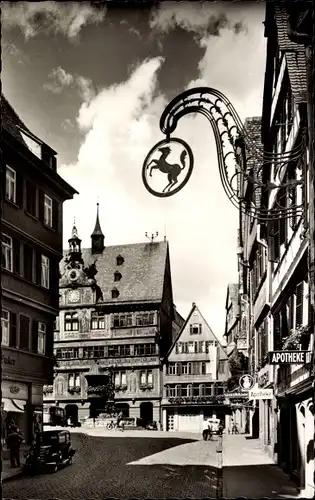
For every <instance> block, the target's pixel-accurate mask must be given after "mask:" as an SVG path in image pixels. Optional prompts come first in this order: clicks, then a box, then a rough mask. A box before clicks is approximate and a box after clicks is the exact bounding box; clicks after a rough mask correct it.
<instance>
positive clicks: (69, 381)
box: [68, 373, 74, 389]
mask: <svg viewBox="0 0 315 500" xmlns="http://www.w3.org/2000/svg"><path fill="white" fill-rule="evenodd" d="M68 385H69V389H72V388H73V387H74V375H73V373H70V374H69V380H68Z"/></svg>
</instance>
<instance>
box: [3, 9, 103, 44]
mask: <svg viewBox="0 0 315 500" xmlns="http://www.w3.org/2000/svg"><path fill="white" fill-rule="evenodd" d="M105 12H106V11H105V8H104V7H102V9H100V8H96V7H95V6H92V5H91V4H90V3H87V2H81V3H78V2H50V1H48V2H16V3H13V2H2V27H3V28H4V29H6V28H14V27H16V26H18V27H19V28H20V29H21V30H22V31H23V34H24V37H25V39H26V40H28V39H30V38H33V37H34V36H36V34H37V33H39V32H45V33H61V34H63V35H64V36H66V37H68V38H69V39H70V40H74V39H76V37H77V36H78V34H79V33H80V31H81V30H82V28H83V27H84V26H86V25H87V24H98V23H100V22H102V21H103V19H104V17H105Z"/></svg>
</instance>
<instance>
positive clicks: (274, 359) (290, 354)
mask: <svg viewBox="0 0 315 500" xmlns="http://www.w3.org/2000/svg"><path fill="white" fill-rule="evenodd" d="M311 356H312V351H270V352H269V364H270V365H304V364H307V363H310V362H311Z"/></svg>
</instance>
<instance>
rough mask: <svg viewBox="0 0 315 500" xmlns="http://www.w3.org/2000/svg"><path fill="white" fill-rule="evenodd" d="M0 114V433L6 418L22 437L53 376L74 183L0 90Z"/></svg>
mask: <svg viewBox="0 0 315 500" xmlns="http://www.w3.org/2000/svg"><path fill="white" fill-rule="evenodd" d="M1 117H2V145H3V163H2V167H1V176H2V182H1V189H2V196H1V199H2V200H3V201H2V234H1V243H2V259H1V287H2V303H1V306H2V310H1V329H2V339H1V349H2V357H1V368H2V380H1V392H2V401H1V412H2V423H3V426H2V434H3V436H2V437H5V435H6V433H7V431H8V429H7V426H6V424H7V423H8V422H9V421H11V420H14V421H15V423H16V424H17V425H18V426H19V427H20V429H21V430H22V432H23V433H24V436H25V440H26V442H30V441H31V440H32V437H33V433H34V431H35V430H36V429H38V428H40V426H41V422H42V411H43V385H44V384H47V383H49V381H50V380H51V378H52V376H53V365H54V360H53V325H54V321H55V318H56V316H57V315H58V308H59V297H58V273H59V261H60V259H61V258H62V204H63V202H64V201H65V200H69V199H72V198H73V196H74V194H75V193H76V191H75V189H73V188H72V187H71V186H70V185H69V184H67V183H66V182H65V181H64V180H63V179H62V178H61V177H60V176H59V175H58V173H57V169H56V152H55V151H53V150H52V149H51V148H50V147H49V146H48V145H47V144H45V143H43V142H42V141H41V140H40V139H39V138H37V137H35V136H34V134H32V132H31V131H30V130H29V129H28V128H27V127H26V126H25V124H24V123H23V122H22V121H21V119H20V118H19V117H18V116H17V114H16V113H15V111H14V110H13V108H12V107H11V106H10V104H9V103H8V101H7V100H6V99H5V98H4V97H3V96H2V99H1ZM3 190H4V191H3Z"/></svg>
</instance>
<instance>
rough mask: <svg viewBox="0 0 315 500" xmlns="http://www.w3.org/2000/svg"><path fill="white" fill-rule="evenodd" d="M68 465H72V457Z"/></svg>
mask: <svg viewBox="0 0 315 500" xmlns="http://www.w3.org/2000/svg"><path fill="white" fill-rule="evenodd" d="M68 465H72V457H70V458H69V460H68Z"/></svg>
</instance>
